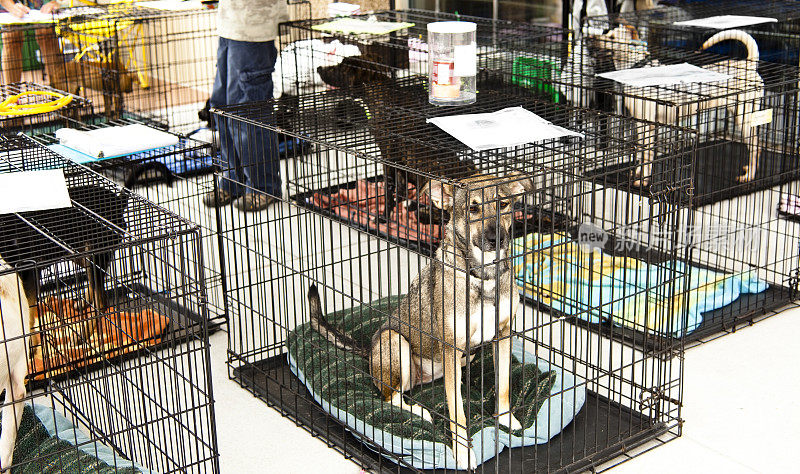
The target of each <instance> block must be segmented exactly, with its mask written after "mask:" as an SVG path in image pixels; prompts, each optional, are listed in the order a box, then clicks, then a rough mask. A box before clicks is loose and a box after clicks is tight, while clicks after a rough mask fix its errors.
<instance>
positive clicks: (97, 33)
mask: <svg viewBox="0 0 800 474" xmlns="http://www.w3.org/2000/svg"><path fill="white" fill-rule="evenodd" d="M169 8H171V7H170V6H168V5H167V6H161V5H156V7H144V6H139V5H133V4H127V3H125V4H114V5H107V6H103V7H80V8H78V9H70V10H68V12H70V13H69V14H64V18H63V19H62V20H60V21H59V22H58V23H57V25H56V32H57V33H58V35H59V38H60V39H61V42H62V43H63V45H64V46H63V53H64V59H65V64H64V68H65V71H66V74H65V80H66V81H67V83H68V84H69V87H70V88H71V89H83V90H85V91H86V95H87V96H89V97H91V98H95V99H96V100H95V102H96V103H101V102H102V103H103V110H102V112H103V114H104V116H105V117H107V118H108V119H110V120H117V119H120V118H133V119H136V120H139V121H143V122H144V121H148V122H149V123H151V124H153V125H156V126H159V127H161V128H164V129H170V130H173V131H177V132H180V133H188V132H190V131H192V130H194V129H196V128H198V126H199V125H200V123H201V120H200V119H199V118H198V115H197V113H198V111H199V110H201V109H202V108H203V107H204V105H205V102H206V100H207V99H208V98H209V97H210V96H211V89H212V86H213V83H214V74H215V71H216V69H215V67H216V50H217V34H216V13H215V12H214V11H213V10H207V9H197V10H186V9H181V10H180V11H172V10H169Z"/></svg>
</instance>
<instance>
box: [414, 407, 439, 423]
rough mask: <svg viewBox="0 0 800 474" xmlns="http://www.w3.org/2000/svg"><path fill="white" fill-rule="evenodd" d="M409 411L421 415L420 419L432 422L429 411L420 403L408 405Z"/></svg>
mask: <svg viewBox="0 0 800 474" xmlns="http://www.w3.org/2000/svg"><path fill="white" fill-rule="evenodd" d="M409 411H410V412H411V413H413V414H415V415H417V416H419V417H422V419H423V420H425V421H427V422H428V423H433V418H432V417H431V412H429V411H428V410H427V409H426V408H425V407H423V406H422V405H411V406H410V407H409Z"/></svg>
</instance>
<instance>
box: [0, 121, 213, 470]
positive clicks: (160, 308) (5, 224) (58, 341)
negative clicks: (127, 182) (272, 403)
mask: <svg viewBox="0 0 800 474" xmlns="http://www.w3.org/2000/svg"><path fill="white" fill-rule="evenodd" d="M1 140H2V141H0V173H2V176H3V178H4V179H7V180H15V181H17V182H18V180H21V179H23V177H25V176H27V177H25V178H24V179H29V177H30V176H31V174H34V175H36V174H39V176H38V177H35V178H30V179H35V180H40V179H42V178H41V173H50V174H55V176H56V177H55V178H54V179H55V180H56V181H58V180H59V178H58V176H63V180H64V182H65V183H66V189H67V194H68V197H69V200H68V202H69V205H70V207H66V208H55V209H53V208H48V207H43V208H42V209H31V208H29V207H28V208H25V209H18V210H17V209H14V208H9V207H8V206H9V205H11V204H12V203H13V202H21V203H26V202H30V201H29V199H27V198H25V199H23V198H24V196H19V197H18V198H11V199H7V200H6V202H5V203H4V204H5V206H4V211H7V212H8V213H4V214H2V215H0V220H2V225H0V256H2V258H3V266H2V269H0V278H2V282H3V286H2V290H3V291H2V319H3V333H2V334H3V341H2V343H1V344H2V347H3V349H4V350H5V354H4V360H5V361H7V362H6V367H5V368H4V369H3V370H2V372H3V373H4V375H5V379H4V380H6V385H4V389H5V390H6V392H5V393H6V395H5V399H4V401H3V406H2V412H3V418H2V436H0V438H1V439H2V440H3V441H2V442H0V445H2V449H3V453H2V462H3V463H4V465H3V469H7V468H13V469H14V470H17V469H19V470H31V471H36V472H63V471H62V470H63V469H67V468H69V469H77V470H79V471H81V472H83V469H95V470H96V471H97V472H197V473H201V472H202V473H206V472H219V467H218V459H217V458H218V450H217V444H216V434H215V422H214V409H213V393H212V386H211V377H210V372H209V370H210V361H209V351H208V333H207V326H206V324H205V321H206V315H205V311H206V294H205V288H204V278H203V274H202V272H203V267H202V256H201V255H202V250H201V244H200V233H199V230H198V228H197V227H196V226H194V225H192V224H190V223H189V222H188V221H185V220H182V219H180V218H179V217H178V216H176V215H174V214H171V213H169V212H167V211H165V210H163V209H162V208H159V207H157V206H155V205H153V204H151V203H149V202H148V201H146V200H145V199H143V198H141V197H139V196H137V195H135V194H132V193H130V192H128V191H126V190H124V189H123V188H120V187H119V186H117V185H114V184H113V183H112V182H110V181H108V180H106V179H104V178H103V177H101V176H100V175H98V174H96V173H94V172H92V171H90V170H88V169H86V168H84V167H82V166H78V165H74V164H70V163H68V162H66V160H65V159H63V158H61V157H59V156H58V155H56V154H55V153H52V152H50V151H49V150H47V149H46V148H44V147H42V146H41V145H38V144H36V143H35V142H33V141H32V140H30V139H28V138H26V137H24V136H22V135H17V136H5V137H3V138H2V139H1ZM31 182H33V181H31ZM32 186H33V185H31V187H32ZM50 191H51V193H54V192H55V188H52V189H51V190H50ZM19 192H35V191H34V190H33V189H23V190H20V191H19ZM59 205H63V204H59ZM50 207H53V206H50ZM56 207H58V205H56ZM14 432H16V433H17V436H16V439H17V440H18V442H17V444H16V449H13V448H14V438H15V437H14V436H13V434H14ZM12 452H13V461H11V453H12ZM68 466H69V467H68Z"/></svg>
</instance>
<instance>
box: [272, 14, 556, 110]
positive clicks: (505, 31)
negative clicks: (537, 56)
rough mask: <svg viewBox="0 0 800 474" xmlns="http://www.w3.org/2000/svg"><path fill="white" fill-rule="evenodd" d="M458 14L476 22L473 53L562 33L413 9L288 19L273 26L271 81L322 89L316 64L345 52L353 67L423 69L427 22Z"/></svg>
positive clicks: (401, 73)
mask: <svg viewBox="0 0 800 474" xmlns="http://www.w3.org/2000/svg"><path fill="white" fill-rule="evenodd" d="M459 20H463V21H470V22H474V23H476V25H477V32H476V34H477V54H478V56H479V58H480V56H482V55H483V54H486V53H487V52H489V51H492V50H494V49H495V48H496V47H498V46H502V45H506V46H513V47H517V48H521V47H527V46H530V45H532V44H539V43H546V42H549V41H557V40H561V39H566V37H565V34H566V32H565V30H562V29H561V28H558V27H554V26H552V25H536V24H524V23H515V22H511V21H503V20H491V19H487V18H478V17H470V16H466V15H458V14H452V13H442V12H433V11H428V10H415V9H410V10H387V11H378V12H374V13H370V14H368V15H355V16H353V17H351V18H347V19H344V18H337V19H330V18H328V19H304V20H297V21H290V22H286V23H282V24H281V25H280V27H279V28H280V29H279V31H280V38H281V55H280V58H279V59H278V62H277V64H276V71H277V73H276V76H278V77H281V78H282V80H281V81H280V83H279V84H276V87H278V89H279V90H278V92H281V93H287V94H292V95H296V94H298V93H303V92H314V91H320V90H324V89H325V88H326V87H327V85H330V84H329V83H328V82H326V81H325V79H324V78H323V77H321V76H320V73H319V72H318V68H320V67H330V66H336V65H338V64H339V63H341V62H342V61H343V60H344V59H345V58H349V59H348V60H347V61H348V62H349V63H350V64H352V65H353V66H354V67H362V68H365V69H373V68H374V66H375V65H380V66H381V67H382V68H383V69H384V70H385V71H386V72H387V73H388V74H390V75H391V76H392V77H394V78H399V77H405V76H410V75H424V74H427V72H428V52H427V51H428V44H427V43H426V40H427V39H426V38H427V34H428V33H427V25H428V23H432V22H436V21H459ZM373 21H374V22H373ZM353 22H362V23H357V24H355V25H354V24H353ZM479 61H480V59H479ZM279 95H280V94H276V97H277V96H279Z"/></svg>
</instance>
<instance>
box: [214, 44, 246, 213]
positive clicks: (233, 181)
mask: <svg viewBox="0 0 800 474" xmlns="http://www.w3.org/2000/svg"><path fill="white" fill-rule="evenodd" d="M229 43H230V40H228V39H226V38H222V37H220V39H219V46H218V48H217V74H216V77H214V87H213V89H212V92H211V107H221V106H224V105H228V89H229V88H230V87H231V84H230V77H229V75H228V54H229V50H228V45H229ZM214 120H215V121H216V128H217V133H218V134H219V153H220V158H221V159H222V162H223V163H225V165H224V166H225V169H224V170H222V176H223V179H221V180H220V182H219V190H220V194H221V196H220V198H219V202H218V204H219V205H224V204H228V203H230V202H231V201H232V200H233V199H234V198H236V197H238V196H239V195H241V194H242V191H241V189H240V186H238V185H237V183H238V182H239V181H240V180H241V178H240V177H239V175H238V173H237V171H236V170H237V169H238V168H239V160H238V159H237V157H236V148H235V147H234V146H233V139H232V137H231V133H230V130H229V129H228V127H226V126H225V122H226V121H225V120H223V119H220V117H217V116H215V117H214ZM207 204H212V202H211V198H210V197H209V199H208V200H207Z"/></svg>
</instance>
